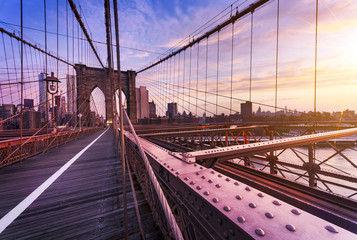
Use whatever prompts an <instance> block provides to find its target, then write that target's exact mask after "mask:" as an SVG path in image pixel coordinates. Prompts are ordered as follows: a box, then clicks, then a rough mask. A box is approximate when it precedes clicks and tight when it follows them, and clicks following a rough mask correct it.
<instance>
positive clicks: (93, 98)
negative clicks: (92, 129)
mask: <svg viewBox="0 0 357 240" xmlns="http://www.w3.org/2000/svg"><path fill="white" fill-rule="evenodd" d="M89 105H90V123H89V125H90V126H94V125H95V124H96V123H97V121H99V122H100V121H101V120H102V119H103V120H106V103H105V95H104V93H103V91H102V90H101V89H100V88H99V87H98V86H95V88H94V89H93V90H92V92H91V94H90V104H89Z"/></svg>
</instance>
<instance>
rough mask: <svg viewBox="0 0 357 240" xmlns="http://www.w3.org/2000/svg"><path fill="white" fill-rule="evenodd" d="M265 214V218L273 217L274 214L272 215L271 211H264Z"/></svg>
mask: <svg viewBox="0 0 357 240" xmlns="http://www.w3.org/2000/svg"><path fill="white" fill-rule="evenodd" d="M265 216H266V217H267V218H273V217H274V215H273V214H272V213H271V212H266V213H265Z"/></svg>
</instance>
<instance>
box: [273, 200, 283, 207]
mask: <svg viewBox="0 0 357 240" xmlns="http://www.w3.org/2000/svg"><path fill="white" fill-rule="evenodd" d="M273 204H274V205H277V206H280V205H281V202H280V201H278V200H274V201H273Z"/></svg>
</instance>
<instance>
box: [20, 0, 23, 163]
mask: <svg viewBox="0 0 357 240" xmlns="http://www.w3.org/2000/svg"><path fill="white" fill-rule="evenodd" d="M23 34H24V26H23V5H22V0H21V102H20V129H21V130H20V132H21V133H20V161H22V128H23V121H24V116H23V107H22V104H23V101H24V42H23Z"/></svg>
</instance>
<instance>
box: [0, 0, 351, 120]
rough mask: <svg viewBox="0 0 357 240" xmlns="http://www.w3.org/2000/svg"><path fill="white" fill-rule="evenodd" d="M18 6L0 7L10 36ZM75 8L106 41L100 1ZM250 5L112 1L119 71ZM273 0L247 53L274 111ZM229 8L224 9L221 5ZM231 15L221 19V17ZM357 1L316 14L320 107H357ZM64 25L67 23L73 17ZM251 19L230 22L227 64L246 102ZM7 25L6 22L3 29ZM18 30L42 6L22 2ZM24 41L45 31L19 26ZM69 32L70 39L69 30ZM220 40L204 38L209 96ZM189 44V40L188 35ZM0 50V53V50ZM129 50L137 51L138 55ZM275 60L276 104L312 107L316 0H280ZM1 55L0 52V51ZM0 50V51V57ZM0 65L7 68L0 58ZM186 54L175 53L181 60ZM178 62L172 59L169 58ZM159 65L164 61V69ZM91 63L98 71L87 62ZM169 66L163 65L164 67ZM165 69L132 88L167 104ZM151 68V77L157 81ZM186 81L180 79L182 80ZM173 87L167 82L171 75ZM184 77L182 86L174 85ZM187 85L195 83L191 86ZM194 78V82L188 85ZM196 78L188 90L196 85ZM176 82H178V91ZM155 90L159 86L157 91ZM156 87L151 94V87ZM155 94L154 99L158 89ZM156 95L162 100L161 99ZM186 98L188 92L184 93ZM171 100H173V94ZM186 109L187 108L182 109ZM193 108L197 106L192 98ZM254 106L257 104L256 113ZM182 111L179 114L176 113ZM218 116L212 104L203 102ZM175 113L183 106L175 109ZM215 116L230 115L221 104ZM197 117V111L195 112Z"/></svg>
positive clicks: (224, 49) (38, 18) (258, 17)
mask: <svg viewBox="0 0 357 240" xmlns="http://www.w3.org/2000/svg"><path fill="white" fill-rule="evenodd" d="M19 2H20V1H18V0H17V1H15V0H13V1H1V2H0V27H3V28H5V29H7V30H9V29H11V31H12V30H13V29H15V30H16V29H17V30H18V29H19V27H17V26H16V25H19V24H20V17H19V16H20V15H19V13H20V8H19ZM65 2H66V1H65V0H59V12H60V16H59V18H60V25H61V27H60V30H59V31H60V33H62V34H66V28H65V21H66V20H65V17H66V16H65V9H66V5H65ZM78 2H79V3H80V5H81V10H82V11H83V12H82V13H83V15H84V19H85V23H86V25H87V27H88V26H89V27H88V29H89V30H90V32H91V34H92V38H93V40H95V41H98V42H105V25H104V8H103V1H99V0H87V1H83V0H81V1H75V3H76V4H77V7H78V6H79V4H78ZM252 2H253V1H251V0H248V1H232V0H231V1H228V0H220V1H217V0H207V1H199V0H194V1H188V0H185V1H179V0H175V1H164V0H124V1H121V0H120V1H119V25H120V44H121V46H122V49H121V68H122V70H128V69H132V70H139V69H141V68H142V67H143V66H146V65H147V64H149V63H150V62H153V61H155V60H156V59H157V58H160V57H161V58H162V57H164V56H165V55H163V54H164V53H167V51H168V50H169V49H170V48H172V47H174V45H175V44H176V43H178V42H179V41H181V40H183V39H186V38H187V37H188V36H189V35H191V37H192V36H194V37H195V38H196V37H198V36H200V34H203V33H205V32H207V31H208V30H209V29H210V28H212V27H214V26H216V25H217V24H219V23H220V22H222V21H224V20H227V19H228V18H229V12H230V8H229V6H230V5H231V4H233V9H234V10H235V7H236V6H238V5H239V9H243V8H245V7H247V6H249V4H251V3H252ZM276 6H277V0H274V1H270V2H269V3H268V4H266V5H265V6H264V7H262V8H260V9H258V10H257V11H255V12H254V25H253V54H252V57H253V58H252V59H253V61H252V92H251V100H252V101H253V102H257V103H264V104H267V105H271V106H274V104H275V77H276V73H275V69H276V62H275V60H276V13H277V8H276ZM227 7H228V9H227V10H226V11H223V10H225V9H226V8H227ZM221 11H223V14H221V15H219V16H218V17H217V18H215V19H219V18H221V19H220V21H218V22H215V23H213V24H212V26H211V27H210V28H207V29H205V30H204V31H202V32H201V33H200V34H197V33H195V34H192V33H193V32H194V31H195V30H196V29H198V28H199V27H200V26H202V25H203V24H204V23H206V22H207V21H208V20H210V19H212V18H213V17H214V16H216V15H217V14H218V13H220V12H221ZM227 13H228V15H227ZM356 13H357V1H354V0H319V15H318V47H317V52H318V58H317V110H318V111H329V112H332V111H343V110H345V109H352V110H355V111H357V98H356V97H355V95H356V93H357V14H356ZM47 16H48V19H47V21H48V23H47V24H48V26H47V30H48V31H51V32H56V1H47ZM70 19H71V18H70ZM250 20H251V18H250V15H249V16H247V17H244V18H242V19H240V20H239V21H238V22H236V23H235V26H234V52H233V53H234V54H233V55H234V62H233V97H235V98H236V99H241V100H249V77H250V75H249V73H250V69H249V66H250V65H249V63H250V44H251V42H250ZM9 23H10V24H12V25H9ZM24 26H25V27H31V28H34V29H41V30H43V29H44V20H43V1H37V0H33V1H24ZM24 31H25V33H24V34H25V39H26V40H28V41H29V42H32V43H34V44H35V43H37V44H40V46H41V47H42V48H43V46H44V34H43V32H40V31H35V30H31V29H25V30H24ZM70 34H71V33H70ZM219 37H220V38H219V39H220V40H219V47H220V52H219V64H218V66H219V71H218V76H219V85H218V94H219V95H223V96H230V80H231V72H230V71H231V51H232V50H231V41H232V25H229V26H227V28H225V29H222V30H221V32H220V36H219ZM65 39H66V38H65V37H60V55H61V56H64V57H65V56H66V44H65ZM217 39H218V38H217V34H214V35H212V36H211V37H210V38H209V40H208V44H209V45H208V48H209V52H208V56H209V57H208V67H207V68H208V85H207V89H208V91H210V92H211V93H216V91H217V87H216V78H217ZM186 43H187V39H186ZM48 44H49V49H51V50H52V51H55V50H56V35H54V34H49V35H48ZM95 45H96V47H97V48H98V49H99V52H100V56H101V59H102V61H103V63H106V47H105V45H104V44H101V43H96V44H95ZM205 47H206V41H203V42H201V43H200V55H199V61H200V66H199V69H198V76H199V80H198V84H199V86H200V89H202V87H203V85H204V82H205V67H206V66H205V57H206V56H205V52H204V49H205ZM1 48H3V47H2V46H1ZM133 49H140V50H144V51H138V50H133ZM278 50H279V55H278V57H279V61H278V87H277V88H278V92H277V95H278V99H277V102H278V106H279V107H285V106H287V108H289V109H297V110H298V111H311V110H313V108H314V102H313V100H314V66H315V65H314V64H315V0H300V1H290V0H280V25H279V47H278ZM0 51H3V50H0ZM191 51H192V56H193V55H195V56H196V55H197V54H196V53H197V45H195V46H193V47H192V49H191ZM0 53H1V52H0ZM1 55H2V56H1V59H0V62H1V64H3V63H4V56H3V54H1ZM188 56H189V51H186V53H185V57H186V62H185V65H184V66H185V73H184V72H183V65H182V68H181V69H180V73H179V74H180V77H179V79H184V80H182V82H181V83H180V84H182V85H183V84H184V83H183V82H185V84H186V87H187V86H188V84H189V83H188V75H189V72H188V69H189V60H188ZM183 57H184V56H183V53H182V54H181V55H180V58H181V63H182V62H183ZM191 60H192V66H191V67H192V75H196V73H197V67H196V65H194V64H193V62H194V61H197V57H192V59H191ZM175 61H178V57H176V60H175ZM164 64H166V63H164ZM89 65H95V66H98V62H97V61H96V60H95V59H94V60H92V61H91V62H90V64H89ZM166 65H167V64H166ZM160 69H161V73H162V69H163V68H162V67H161V68H160V67H159V68H157V69H156V70H155V69H152V70H151V71H146V72H144V73H140V74H139V75H138V76H137V85H138V86H139V85H143V86H147V87H148V88H149V91H150V92H149V94H150V96H151V97H150V100H151V99H153V100H154V101H156V102H157V101H160V98H165V99H167V100H168V101H169V100H171V99H174V96H171V95H170V94H168V95H165V96H162V95H163V94H164V92H163V89H162V88H160V87H158V85H157V84H156V85H155V84H153V83H154V82H155V81H159V80H160V79H165V78H164V77H163V76H160V74H159V75H158V73H160ZM155 71H156V78H157V79H156V80H155V79H154V78H155V74H154V73H155ZM184 76H186V77H184ZM171 81H174V79H171ZM180 81H181V80H180ZM192 81H193V80H192ZM195 81H196V80H195ZM196 83H197V82H192V83H191V84H192V85H193V84H195V85H196ZM182 85H181V86H182ZM154 86H156V87H154ZM155 88H156V89H155ZM180 91H181V93H182V95H181V96H180V95H179V96H178V97H179V98H181V99H182V98H184V95H185V94H188V95H189V97H187V98H186V101H189V102H195V101H196V100H195V99H193V98H192V96H191V95H192V94H193V91H191V92H190V91H188V90H180ZM155 92H156V93H155ZM158 95H160V96H158ZM186 96H187V95H186ZM198 96H199V98H200V99H203V98H205V97H206V98H207V100H208V101H210V102H215V101H216V96H215V95H208V96H204V94H198ZM176 97H177V96H176ZM218 101H219V102H218V104H219V105H220V106H228V107H229V105H230V102H229V101H230V100H229V99H227V98H225V97H221V96H220V97H219V98H218ZM240 103H241V101H233V105H234V106H233V110H234V111H240ZM161 104H162V106H161V108H162V109H164V108H165V106H164V105H165V103H161ZM185 104H186V106H185ZM199 104H200V107H203V105H204V103H203V102H201V103H200V102H199ZM181 105H183V107H184V108H185V109H186V111H187V109H193V108H194V106H193V105H191V106H189V104H188V103H184V102H182V103H181ZM259 106H260V105H259V104H254V105H253V107H254V110H256V109H257V108H258V107H259ZM180 109H181V110H180ZM207 109H209V110H210V111H211V112H215V106H214V104H211V105H209V106H207ZM262 109H263V110H265V111H272V112H273V111H274V108H272V107H262ZM179 111H182V108H179ZM219 112H224V113H227V112H228V113H229V111H227V109H225V108H224V107H220V109H219ZM197 114H199V115H202V111H199V112H198V113H197Z"/></svg>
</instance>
